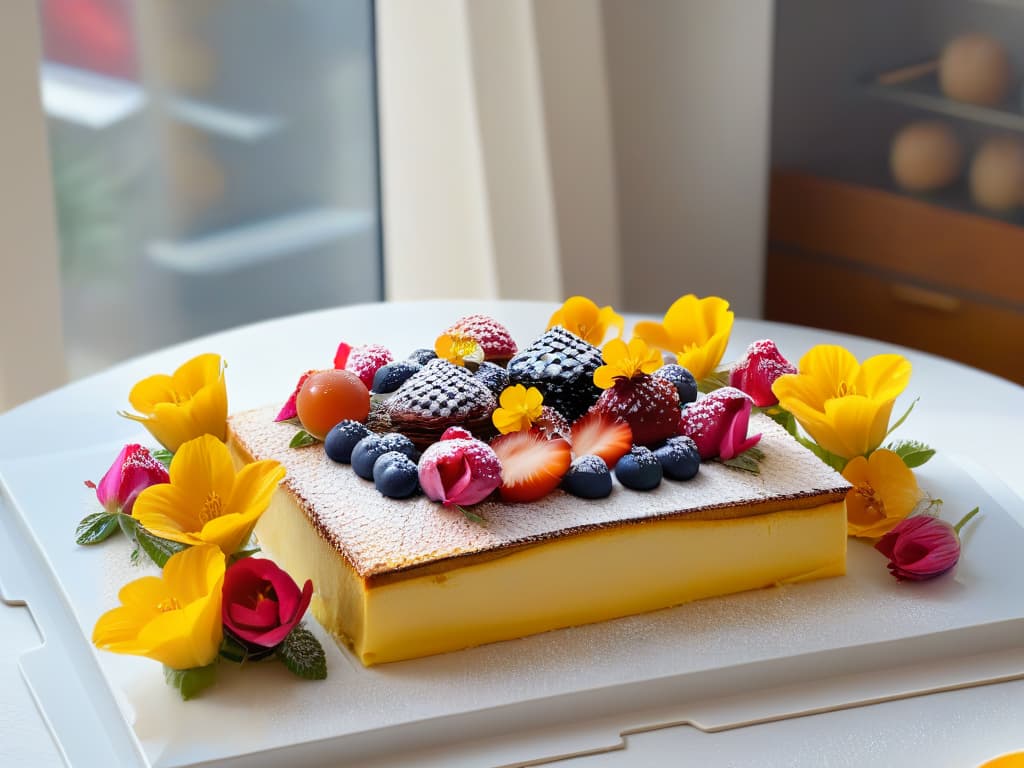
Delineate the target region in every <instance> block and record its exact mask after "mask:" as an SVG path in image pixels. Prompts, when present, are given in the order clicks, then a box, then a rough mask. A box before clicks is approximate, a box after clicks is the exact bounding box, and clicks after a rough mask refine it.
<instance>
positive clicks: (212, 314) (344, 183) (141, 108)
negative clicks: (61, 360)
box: [39, 0, 383, 378]
mask: <svg viewBox="0 0 1024 768" xmlns="http://www.w3.org/2000/svg"><path fill="white" fill-rule="evenodd" d="M39 2H40V17H41V20H42V33H43V56H44V62H43V64H42V68H41V78H42V94H43V104H44V109H45V111H46V115H47V123H48V131H49V140H50V148H51V157H52V163H53V179H54V187H55V193H56V197H57V216H58V225H59V236H60V251H61V272H62V284H63V310H64V333H65V346H66V350H67V355H68V366H69V370H70V374H71V376H72V377H73V378H74V377H77V376H80V375H83V374H86V373H90V372H92V371H96V370H99V369H102V368H105V367H107V366H108V365H110V364H111V363H113V362H116V361H117V360H120V359H124V358H127V357H130V356H132V355H135V354H139V353H142V352H145V351H148V350H151V349H155V348H158V347H162V346H164V345H166V344H169V343H173V342H176V341H180V340H184V339H187V338H192V337H195V336H198V335H201V334H205V333H209V332H213V331H216V330H220V329H223V328H227V327H232V326H236V325H239V324H243V323H248V322H253V321H256V320H261V319H265V318H269V317H275V316H279V315H284V314H291V313H294V312H299V311H304V310H308V309H315V308H320V307H326V306H334V305H338V304H346V303H354V302H359V301H373V300H378V299H380V298H382V296H383V286H382V259H381V240H380V228H379V218H380V216H379V195H378V161H377V157H378V151H377V128H376V106H375V105H376V94H375V61H374V49H373V39H374V30H373V24H374V17H373V3H372V2H371V1H370V0H288V1H287V2H286V1H285V0H39Z"/></svg>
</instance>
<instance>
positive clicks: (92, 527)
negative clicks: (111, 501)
mask: <svg viewBox="0 0 1024 768" xmlns="http://www.w3.org/2000/svg"><path fill="white" fill-rule="evenodd" d="M120 516H121V513H120V512H93V513H92V514H91V515H86V516H85V517H84V518H82V521H81V522H80V523H79V524H78V528H76V529H75V543H77V544H85V545H89V544H99V543H100V542H101V541H106V540H107V539H109V538H110V537H111V536H112V535H113V534H114V532H115V531H116V530H117V518H118V517H120Z"/></svg>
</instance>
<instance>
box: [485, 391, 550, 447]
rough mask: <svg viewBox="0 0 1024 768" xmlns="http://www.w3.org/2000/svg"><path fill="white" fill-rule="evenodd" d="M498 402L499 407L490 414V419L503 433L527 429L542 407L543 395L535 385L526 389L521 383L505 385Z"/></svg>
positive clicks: (539, 413) (538, 416) (538, 415)
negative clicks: (510, 385)
mask: <svg viewBox="0 0 1024 768" xmlns="http://www.w3.org/2000/svg"><path fill="white" fill-rule="evenodd" d="M498 402H499V403H500V404H501V407H500V408H496V409H495V410H494V413H493V414H491V421H493V422H494V426H495V427H497V428H498V431H499V432H501V434H503V435H506V434H508V433H509V432H522V431H523V430H527V429H529V428H530V427H532V426H533V422H535V421H536V420H537V419H539V418H540V415H541V411H542V410H543V409H544V396H543V395H542V394H541V393H540V390H539V389H537V388H536V387H530V388H529V389H527V388H526V387H524V386H523V385H522V384H516V385H515V386H512V387H505V389H504V390H503V391H502V393H501V397H500V398H499V400H498Z"/></svg>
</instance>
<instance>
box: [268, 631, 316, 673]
mask: <svg viewBox="0 0 1024 768" xmlns="http://www.w3.org/2000/svg"><path fill="white" fill-rule="evenodd" d="M277 657H278V658H279V659H281V661H283V662H284V665H285V666H286V667H288V669H289V670H290V671H291V673H292V674H293V675H298V676H299V677H302V678H305V679H306V680H323V679H324V678H326V677H327V656H326V655H325V654H324V649H323V646H321V645H320V641H319V640H317V639H316V636H315V635H314V634H313V633H312V632H310V631H309V630H308V629H306V627H305V626H303V625H302V624H299V626H297V627H295V629H293V630H292V631H291V632H289V633H288V637H286V638H285V639H284V641H283V642H282V643H281V645H279V646H278V648H277Z"/></svg>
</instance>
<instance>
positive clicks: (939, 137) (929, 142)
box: [889, 121, 964, 192]
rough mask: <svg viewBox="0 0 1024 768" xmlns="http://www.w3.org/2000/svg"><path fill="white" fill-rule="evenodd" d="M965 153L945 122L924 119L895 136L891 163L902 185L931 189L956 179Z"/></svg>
mask: <svg viewBox="0 0 1024 768" xmlns="http://www.w3.org/2000/svg"><path fill="white" fill-rule="evenodd" d="M963 160H964V153H963V149H962V148H961V147H960V142H959V141H957V139H956V136H955V135H954V133H953V131H952V129H950V127H949V126H947V125H946V124H945V123H941V122H937V121H923V122H919V123H911V124H910V125H908V126H906V127H905V128H903V129H902V130H900V132H899V133H897V134H896V136H895V137H894V138H893V140H892V148H891V149H890V154H889V165H890V167H891V169H892V176H893V178H894V179H895V180H896V183H897V184H899V185H900V186H901V187H903V189H906V190H909V191H911V192H930V191H933V190H936V189H942V188H943V187H946V186H949V185H950V184H952V183H953V182H954V181H956V178H957V176H959V175H960V170H961V168H962V167H963Z"/></svg>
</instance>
